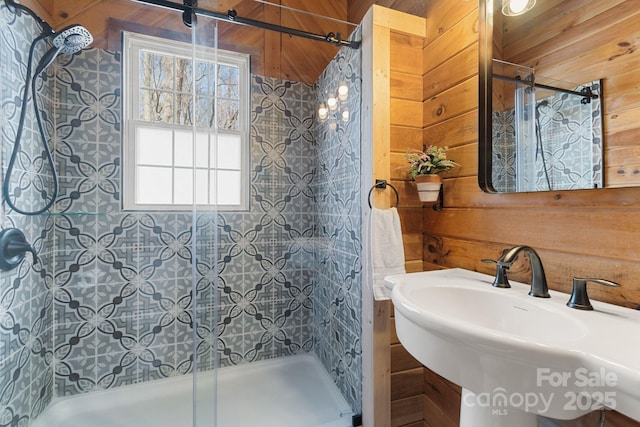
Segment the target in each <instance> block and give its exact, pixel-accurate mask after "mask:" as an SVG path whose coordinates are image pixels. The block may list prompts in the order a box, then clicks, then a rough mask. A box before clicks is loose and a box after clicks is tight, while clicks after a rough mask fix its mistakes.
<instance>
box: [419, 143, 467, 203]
mask: <svg viewBox="0 0 640 427" xmlns="http://www.w3.org/2000/svg"><path fill="white" fill-rule="evenodd" d="M447 149H448V147H438V146H436V145H429V146H426V147H425V148H424V150H423V151H420V150H409V151H407V153H406V158H407V162H408V163H409V175H410V176H411V179H413V180H414V181H415V183H416V185H417V187H418V197H419V198H420V201H422V202H435V201H436V200H438V194H439V193H440V187H441V186H442V177H441V176H440V175H439V174H440V173H443V172H447V171H449V170H450V169H452V168H454V167H456V166H460V165H459V164H457V163H456V162H454V161H453V160H449V159H447V154H446V151H447Z"/></svg>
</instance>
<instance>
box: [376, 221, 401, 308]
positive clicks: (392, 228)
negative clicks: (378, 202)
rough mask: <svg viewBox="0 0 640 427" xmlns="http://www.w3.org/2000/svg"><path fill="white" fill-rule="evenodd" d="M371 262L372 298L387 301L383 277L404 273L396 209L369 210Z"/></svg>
mask: <svg viewBox="0 0 640 427" xmlns="http://www.w3.org/2000/svg"><path fill="white" fill-rule="evenodd" d="M371 261H372V265H373V297H374V298H375V299H376V300H388V299H389V297H388V296H387V292H385V285H384V278H385V276H389V275H392V274H403V273H405V269H404V246H403V245H402V228H401V227H400V216H399V215H398V210H397V209H396V208H391V209H377V208H372V209H371Z"/></svg>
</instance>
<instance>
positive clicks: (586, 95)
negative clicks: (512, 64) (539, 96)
mask: <svg viewBox="0 0 640 427" xmlns="http://www.w3.org/2000/svg"><path fill="white" fill-rule="evenodd" d="M493 78H496V79H498V80H506V81H509V82H523V83H525V84H528V85H529V86H532V87H538V88H540V89H547V90H553V91H556V92H562V93H568V94H569V95H577V96H582V99H581V100H580V102H581V103H582V104H590V103H591V100H592V99H598V98H600V97H599V96H598V95H596V94H595V93H593V89H591V86H585V87H584V88H582V90H580V91H576V90H570V89H563V88H561V87H555V86H549V85H545V84H542V83H536V82H535V81H533V80H529V79H525V80H523V79H521V78H519V77H509V76H503V75H500V74H494V75H493Z"/></svg>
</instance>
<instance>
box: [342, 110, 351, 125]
mask: <svg viewBox="0 0 640 427" xmlns="http://www.w3.org/2000/svg"><path fill="white" fill-rule="evenodd" d="M342 121H343V122H348V121H349V110H344V111H343V112H342Z"/></svg>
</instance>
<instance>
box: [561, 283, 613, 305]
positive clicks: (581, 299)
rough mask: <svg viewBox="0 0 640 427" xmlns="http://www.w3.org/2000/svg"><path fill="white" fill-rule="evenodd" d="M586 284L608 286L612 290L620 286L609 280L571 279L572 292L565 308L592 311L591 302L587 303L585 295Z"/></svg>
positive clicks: (587, 297)
mask: <svg viewBox="0 0 640 427" xmlns="http://www.w3.org/2000/svg"><path fill="white" fill-rule="evenodd" d="M587 282H593V283H597V284H599V285H603V286H610V287H614V288H617V287H619V286H620V284H618V283H616V282H612V281H610V280H604V279H594V278H590V277H586V278H578V277H575V278H574V279H573V291H572V292H571V297H570V298H569V301H568V302H567V306H569V307H571V308H576V309H578V310H593V306H592V305H591V301H589V296H588V295H587Z"/></svg>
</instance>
